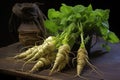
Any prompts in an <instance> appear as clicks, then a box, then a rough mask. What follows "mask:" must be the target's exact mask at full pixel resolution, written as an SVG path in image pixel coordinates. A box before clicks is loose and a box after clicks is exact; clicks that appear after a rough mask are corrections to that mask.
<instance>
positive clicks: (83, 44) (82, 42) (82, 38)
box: [79, 23, 85, 48]
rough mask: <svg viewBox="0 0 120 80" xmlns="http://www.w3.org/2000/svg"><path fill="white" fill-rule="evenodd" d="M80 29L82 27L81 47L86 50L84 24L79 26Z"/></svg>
mask: <svg viewBox="0 0 120 80" xmlns="http://www.w3.org/2000/svg"><path fill="white" fill-rule="evenodd" d="M79 27H80V31H81V33H80V37H81V45H80V48H85V43H84V37H83V36H84V35H83V34H84V32H83V26H82V24H81V23H80V25H79Z"/></svg>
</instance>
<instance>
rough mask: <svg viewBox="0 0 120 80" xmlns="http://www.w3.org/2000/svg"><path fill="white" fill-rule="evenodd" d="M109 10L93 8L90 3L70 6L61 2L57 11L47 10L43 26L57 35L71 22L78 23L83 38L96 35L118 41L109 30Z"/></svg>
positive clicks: (114, 41) (111, 41) (113, 41)
mask: <svg viewBox="0 0 120 80" xmlns="http://www.w3.org/2000/svg"><path fill="white" fill-rule="evenodd" d="M109 12H110V10H109V9H105V10H103V9H95V10H93V8H92V5H91V4H90V5H89V6H87V7H85V6H83V5H75V6H73V7H72V6H68V5H66V4H62V6H61V7H60V10H59V11H56V10H55V9H49V10H48V20H46V21H45V26H46V28H47V29H48V30H49V32H50V33H51V34H53V35H56V34H57V35H58V34H60V33H61V32H62V31H63V30H64V29H65V28H67V27H69V25H70V24H71V23H75V24H76V25H77V24H78V23H80V24H82V26H83V32H84V38H87V37H88V36H89V37H91V36H92V35H96V36H100V37H102V38H103V39H104V40H105V41H106V42H110V43H118V42H119V38H118V37H117V36H116V35H115V33H114V32H112V31H110V30H109V22H108V19H109ZM77 27H79V26H77Z"/></svg>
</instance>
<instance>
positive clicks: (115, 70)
mask: <svg viewBox="0 0 120 80" xmlns="http://www.w3.org/2000/svg"><path fill="white" fill-rule="evenodd" d="M101 43H102V42H101V41H99V42H98V43H97V44H96V45H95V47H93V48H92V49H91V53H92V54H91V55H93V56H92V57H91V58H90V61H91V63H92V64H93V65H95V66H96V67H97V68H98V69H99V70H100V71H101V72H102V73H103V75H102V76H100V75H98V74H97V73H95V72H94V71H92V70H91V69H90V68H89V67H85V69H84V71H83V74H82V76H84V77H86V78H88V79H89V80H100V79H101V80H102V79H105V80H120V77H119V73H120V68H119V67H120V54H119V53H120V44H119V43H118V44H109V45H110V46H111V51H110V52H107V53H104V52H103V51H104V49H102V48H101V47H100V46H98V45H100V44H101ZM21 48H22V46H21V44H20V43H15V44H11V45H9V46H6V47H3V48H0V72H1V73H5V74H11V75H14V76H18V77H27V78H32V79H36V80H38V79H40V80H79V79H81V78H79V77H74V76H75V75H76V68H69V69H67V70H64V71H62V72H57V73H55V74H53V75H51V76H48V73H49V69H44V70H42V71H39V72H36V73H32V74H30V73H28V72H27V71H28V70H30V69H31V68H32V66H33V65H34V63H31V64H28V65H26V66H25V67H24V70H25V71H21V68H22V65H23V63H24V62H23V61H16V60H14V59H12V58H10V57H13V56H15V55H16V54H18V52H19V50H20V49H21ZM81 80H82V79H81Z"/></svg>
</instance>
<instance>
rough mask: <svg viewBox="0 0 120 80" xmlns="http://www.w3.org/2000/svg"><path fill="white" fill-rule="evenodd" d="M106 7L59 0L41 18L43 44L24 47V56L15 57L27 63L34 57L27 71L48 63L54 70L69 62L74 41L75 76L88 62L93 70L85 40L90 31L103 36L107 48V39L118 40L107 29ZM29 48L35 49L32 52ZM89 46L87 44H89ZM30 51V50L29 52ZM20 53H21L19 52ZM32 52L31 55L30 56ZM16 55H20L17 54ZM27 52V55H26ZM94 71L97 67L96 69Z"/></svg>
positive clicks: (51, 71) (88, 39)
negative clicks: (43, 19)
mask: <svg viewBox="0 0 120 80" xmlns="http://www.w3.org/2000/svg"><path fill="white" fill-rule="evenodd" d="M109 12H110V10H109V9H106V10H103V9H95V10H93V9H92V6H91V5H89V6H88V7H85V6H83V5H75V6H73V7H72V6H68V5H66V4H62V6H61V7H60V10H59V11H56V10H55V9H53V8H52V9H49V10H48V19H47V20H46V21H45V22H44V24H45V27H46V30H47V32H48V33H49V34H50V37H48V38H46V39H45V41H44V42H43V44H41V45H39V46H37V47H36V49H34V47H33V48H30V49H28V51H26V55H27V56H24V57H21V58H20V57H15V58H18V59H19V58H20V59H22V58H23V59H25V60H26V62H25V64H26V63H28V62H31V61H37V63H36V64H35V66H34V67H33V68H32V70H31V71H30V72H34V71H36V70H38V69H39V68H41V67H45V66H48V65H51V64H52V63H53V66H52V69H51V70H50V73H49V74H50V75H52V74H53V73H54V72H57V71H61V70H63V69H64V68H65V67H66V65H67V64H69V62H70V53H71V52H75V51H74V50H72V49H74V48H75V46H74V45H76V44H78V45H79V47H78V48H77V47H76V48H77V55H76V54H75V56H73V58H75V57H77V66H76V67H77V70H76V72H77V76H81V75H82V73H81V72H82V71H83V69H84V67H85V66H86V64H88V65H89V66H90V67H91V68H92V69H93V70H94V71H96V69H95V66H93V65H92V64H91V63H90V62H89V56H88V54H89V52H88V48H87V46H88V45H87V44H88V43H89V44H90V45H91V43H90V42H89V41H90V40H91V39H92V37H93V35H95V36H98V37H101V38H103V39H104V40H105V44H103V45H104V46H103V47H105V48H106V49H107V50H108V51H109V50H110V47H109V45H107V44H106V42H110V43H118V42H119V41H120V40H119V38H118V37H117V35H115V33H114V32H112V31H110V30H109V23H108V18H109ZM31 49H34V50H33V51H32V52H31V51H30V50H31ZM89 49H90V47H89ZM28 52H30V53H28ZM20 55H21V54H20ZM31 55H32V56H31ZM17 56H19V55H17ZM28 56H30V58H29V59H26V58H27V57H28ZM96 72H97V71H96Z"/></svg>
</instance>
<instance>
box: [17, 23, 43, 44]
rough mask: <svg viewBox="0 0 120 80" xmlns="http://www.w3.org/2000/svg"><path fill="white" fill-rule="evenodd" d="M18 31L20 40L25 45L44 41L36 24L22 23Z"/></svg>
mask: <svg viewBox="0 0 120 80" xmlns="http://www.w3.org/2000/svg"><path fill="white" fill-rule="evenodd" d="M18 32H19V41H20V42H21V44H22V45H24V46H30V45H35V44H36V43H38V42H39V44H41V43H42V42H43V40H42V39H40V31H39V29H38V28H37V27H36V25H34V24H21V25H20V27H19V28H18Z"/></svg>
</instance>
